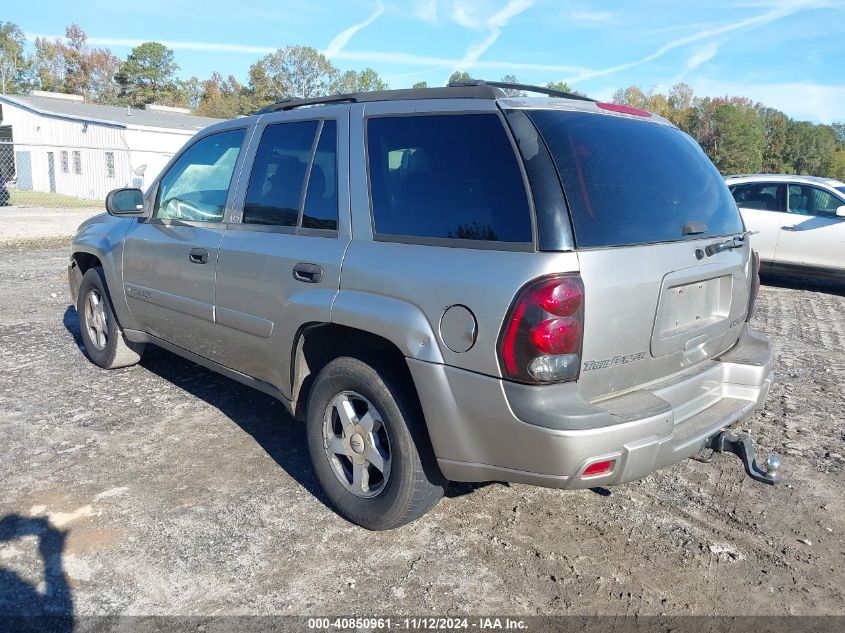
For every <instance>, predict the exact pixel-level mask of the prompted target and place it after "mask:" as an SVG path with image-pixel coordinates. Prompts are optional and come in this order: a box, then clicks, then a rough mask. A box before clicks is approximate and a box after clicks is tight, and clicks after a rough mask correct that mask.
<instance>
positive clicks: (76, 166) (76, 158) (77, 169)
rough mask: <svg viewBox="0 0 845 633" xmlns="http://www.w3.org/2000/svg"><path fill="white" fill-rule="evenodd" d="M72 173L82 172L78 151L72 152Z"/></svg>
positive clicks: (80, 157) (80, 156)
mask: <svg viewBox="0 0 845 633" xmlns="http://www.w3.org/2000/svg"><path fill="white" fill-rule="evenodd" d="M73 173H74V174H77V175H79V174H81V173H82V155H81V154H80V153H79V152H74V153H73Z"/></svg>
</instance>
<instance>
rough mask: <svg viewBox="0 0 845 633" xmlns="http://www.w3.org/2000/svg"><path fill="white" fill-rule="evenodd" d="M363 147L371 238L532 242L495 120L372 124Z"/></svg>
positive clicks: (413, 119)
mask: <svg viewBox="0 0 845 633" xmlns="http://www.w3.org/2000/svg"><path fill="white" fill-rule="evenodd" d="M367 146H368V152H369V166H370V187H371V192H372V203H373V218H374V222H375V230H376V232H377V233H381V234H389V235H410V236H416V237H437V238H459V239H470V240H495V241H500V242H531V240H532V237H531V216H530V212H529V208H528V200H527V197H526V193H525V186H524V184H523V180H522V174H521V172H520V170H519V165H518V163H517V162H516V157H515V155H514V151H513V148H512V146H511V144H510V141H509V140H508V137H507V134H506V133H505V130H504V128H503V127H502V123H501V120H500V119H499V117H498V116H497V115H495V114H466V115H438V116H406V117H390V118H374V119H370V120H369V121H368V123H367Z"/></svg>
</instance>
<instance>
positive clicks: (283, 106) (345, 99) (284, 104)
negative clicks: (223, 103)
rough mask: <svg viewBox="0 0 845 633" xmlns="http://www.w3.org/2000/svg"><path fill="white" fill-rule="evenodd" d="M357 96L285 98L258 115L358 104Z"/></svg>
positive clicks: (258, 112)
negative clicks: (308, 107)
mask: <svg viewBox="0 0 845 633" xmlns="http://www.w3.org/2000/svg"><path fill="white" fill-rule="evenodd" d="M357 101H358V99H357V95H354V94H346V95H329V96H326V97H314V98H312V99H300V98H299V97H285V98H284V99H279V100H278V101H276V103H273V104H270V105H268V106H264V107H263V108H261V109H260V110H258V111H257V112H256V114H267V113H268V112H281V111H284V110H293V109H294V108H300V107H302V106H309V105H320V104H328V103H355V102H357Z"/></svg>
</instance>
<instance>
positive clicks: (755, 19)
mask: <svg viewBox="0 0 845 633" xmlns="http://www.w3.org/2000/svg"><path fill="white" fill-rule="evenodd" d="M824 6H829V3H828V2H827V1H826V0H785V1H783V2H779V3H778V4H777V5H776V6H775V8H773V9H771V10H770V11H767V12H766V13H762V14H759V15H755V16H752V17H750V18H745V19H744V20H738V21H736V22H729V23H727V24H722V25H721V26H718V27H714V28H712V29H705V30H703V31H699V32H698V33H695V34H693V35H687V36H685V37H680V38H677V39H675V40H672V41H671V42H669V43H668V44H664V45H663V46H661V47H660V48H659V49H657V50H656V51H655V52H653V53H651V54H649V55H646V56H645V57H641V58H640V59H635V60H633V61H630V62H626V63H623V64H618V65H616V66H611V67H609V68H602V69H597V70H591V71H588V72H586V73H582V74H581V75H579V76H576V77H568V78H566V79H565V81H567V82H569V83H573V82H579V81H584V80H586V79H592V78H594V77H603V76H605V75H611V74H613V73H617V72H621V71H623V70H629V69H631V68H635V67H636V66H642V65H643V64H647V63H649V62H653V61H654V60H656V59H659V58H660V57H663V56H664V55H665V54H666V53H668V52H670V51H672V50H675V49H677V48H681V47H684V46H687V45H689V44H694V43H695V42H701V41H707V40H714V39H715V38H717V37H719V36H722V35H726V34H728V33H733V32H735V31H739V30H743V32H748V31H749V30H751V29H754V28H757V27H760V26H763V25H764V24H769V23H770V22H775V21H776V20H781V19H783V18H785V17H788V16H790V15H793V14H795V13H798V12H800V11H805V10H807V9H815V8H819V7H824ZM714 54H715V53H714Z"/></svg>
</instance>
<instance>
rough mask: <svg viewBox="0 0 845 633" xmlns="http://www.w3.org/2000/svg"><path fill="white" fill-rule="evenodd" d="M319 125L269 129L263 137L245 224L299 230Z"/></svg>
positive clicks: (248, 193)
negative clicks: (306, 181)
mask: <svg viewBox="0 0 845 633" xmlns="http://www.w3.org/2000/svg"><path fill="white" fill-rule="evenodd" d="M319 125H320V122H319V121H297V122H294V123H277V124H273V125H268V126H267V127H266V128H265V129H264V133H263V134H262V136H261V142H260V143H259V144H258V150H257V152H256V155H255V162H254V163H253V166H252V173H251V174H250V177H249V185H248V186H247V190H246V200H245V202H244V213H243V222H244V224H271V225H275V226H296V225H297V223H298V222H299V209H300V206H301V204H302V191H303V187H304V185H305V176H306V175H307V173H308V162H309V161H310V160H311V151H312V149H313V147H314V135H315V134H316V133H317V128H318V127H319Z"/></svg>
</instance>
